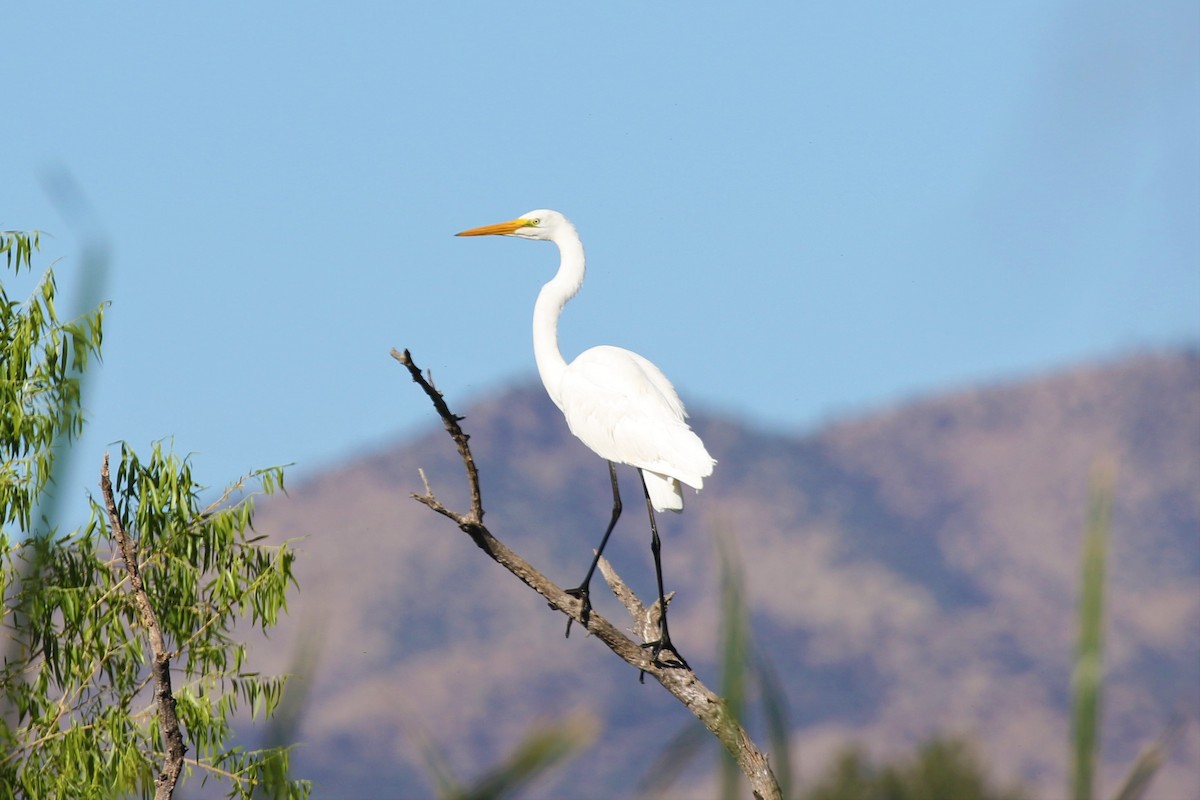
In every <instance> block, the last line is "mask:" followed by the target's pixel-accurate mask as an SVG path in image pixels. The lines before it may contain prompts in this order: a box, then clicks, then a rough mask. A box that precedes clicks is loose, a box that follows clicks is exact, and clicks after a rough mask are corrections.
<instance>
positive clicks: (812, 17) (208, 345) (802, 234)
mask: <svg viewBox="0 0 1200 800" xmlns="http://www.w3.org/2000/svg"><path fill="white" fill-rule="evenodd" d="M5 22H6V24H5V30H6V32H7V35H6V36H5V44H4V47H3V48H2V49H0V74H3V75H4V77H5V81H4V83H5V86H6V89H7V91H6V113H5V121H4V125H3V127H2V129H0V131H2V132H0V168H2V174H3V176H4V190H3V191H2V192H0V228H6V229H13V228H17V229H26V228H33V227H37V228H40V229H43V230H46V231H49V232H51V233H52V234H53V238H52V239H46V240H44V243H43V262H42V263H47V262H48V261H50V260H52V259H58V260H59V261H58V270H59V275H60V281H61V283H62V285H63V287H64V291H67V294H68V295H69V294H70V291H69V289H70V287H72V286H75V285H77V284H78V281H79V278H80V275H79V271H80V270H81V269H82V268H83V264H84V263H85V259H84V258H83V256H82V255H81V249H82V248H83V246H84V245H85V243H86V242H87V241H89V240H90V239H89V237H93V238H94V237H96V236H100V237H103V239H104V240H105V241H107V243H108V245H109V247H110V248H111V267H110V273H109V275H108V278H107V283H106V289H105V296H107V297H109V298H111V300H112V307H111V309H110V311H109V315H108V325H107V338H106V342H105V353H106V355H105V360H104V364H103V366H102V367H101V368H100V370H99V372H98V374H97V378H96V380H95V381H94V382H93V383H92V384H91V386H90V390H91V395H90V397H89V400H88V405H89V408H90V409H91V419H92V423H91V428H90V433H89V434H88V436H87V438H86V439H85V442H84V449H83V451H82V453H81V456H82V458H83V460H84V462H85V465H86V472H83V473H81V475H80V477H79V478H78V479H74V485H77V486H79V487H83V486H87V487H91V486H92V485H93V484H94V482H95V481H94V473H95V471H96V467H95V466H94V465H93V464H92V462H96V463H98V459H99V453H100V451H101V450H102V449H103V447H104V446H105V444H106V443H107V442H110V441H113V440H116V439H122V438H123V439H127V440H129V441H131V442H132V443H134V444H135V446H137V447H138V448H140V449H145V447H146V443H147V442H149V441H151V440H153V439H157V438H161V437H167V436H174V437H175V443H176V447H177V448H178V449H180V450H184V451H195V452H196V454H197V455H196V458H197V461H196V465H197V472H198V474H199V475H200V476H201V477H202V478H204V479H206V480H208V481H209V482H212V483H220V482H223V481H224V480H225V479H226V478H232V477H234V476H235V475H236V474H238V473H240V472H241V471H244V470H245V469H249V468H252V467H256V466H265V465H267V464H274V463H285V462H297V470H296V472H295V473H293V474H298V475H303V474H305V473H309V472H312V471H315V470H318V469H320V468H322V467H324V466H328V465H330V464H332V463H335V462H336V461H338V460H340V459H344V458H347V457H349V456H351V455H352V454H354V453H356V452H360V451H363V450H365V449H370V448H374V447H379V446H383V445H385V444H387V443H389V442H392V441H395V439H396V438H397V437H398V436H400V435H404V434H407V433H410V432H412V431H413V430H415V429H416V428H417V426H419V425H428V424H430V423H432V421H433V420H432V417H431V412H430V410H429V408H428V407H427V405H426V402H425V401H424V399H423V398H422V397H421V396H420V395H419V393H418V392H417V390H416V389H415V387H413V386H412V385H411V384H410V383H409V382H408V380H407V378H406V377H405V375H404V373H403V372H402V371H401V370H400V369H399V367H398V366H396V365H395V364H394V362H392V360H391V359H390V358H389V357H388V355H387V353H388V349H389V348H390V347H392V346H398V347H408V348H410V349H411V350H412V351H413V353H414V355H415V356H416V358H417V359H418V362H419V363H421V364H422V365H423V366H426V367H429V368H431V369H432V370H433V372H434V376H435V378H436V379H437V381H438V383H439V385H440V386H441V387H442V388H443V389H444V390H445V391H447V392H448V394H449V396H450V398H451V399H452V400H453V401H454V402H455V403H456V404H457V405H458V406H460V407H461V406H462V405H463V404H464V403H465V402H466V401H468V400H469V399H470V398H472V397H477V396H480V395H482V394H484V393H486V392H490V391H494V390H496V389H498V388H500V387H504V386H506V385H510V384H511V383H512V382H514V381H517V380H521V379H523V378H525V377H530V376H532V375H533V370H534V366H533V357H532V352H531V346H530V333H529V317H530V313H531V310H532V306H533V300H534V297H535V295H536V293H537V290H538V288H539V286H540V285H541V283H542V282H544V281H545V280H547V279H549V277H550V276H551V275H552V273H553V270H554V268H555V265H556V263H557V262H556V254H555V252H554V249H553V247H552V246H550V245H548V244H543V243H530V242H522V241H515V240H500V239H478V240H463V239H455V238H454V237H453V235H452V234H453V233H455V232H456V231H459V230H462V229H463V228H466V227H471V226H475V225H481V224H485V223H490V222H496V221H499V220H502V219H508V218H510V217H513V216H516V215H518V214H520V213H523V212H525V211H527V210H530V209H533V208H539V207H549V208H557V209H559V210H561V211H563V212H564V213H566V214H567V215H568V216H569V217H571V218H572V219H573V220H574V221H575V223H576V225H577V227H578V228H579V230H580V232H581V234H582V236H583V238H584V242H585V244H586V246H587V249H588V255H589V267H590V269H589V274H588V281H587V283H586V284H585V286H584V289H583V292H582V294H581V295H580V296H579V297H578V298H576V300H575V301H573V302H572V303H571V305H569V306H568V309H567V311H566V314H565V316H564V320H563V328H562V332H561V344H562V346H563V350H564V351H565V352H566V354H567V355H568V357H571V356H573V355H574V354H576V353H578V352H579V351H581V350H583V349H585V348H586V347H589V346H591V345H594V344H601V343H607V344H617V345H621V346H625V347H630V348H632V349H635V350H637V351H639V352H641V353H642V354H643V355H646V356H647V357H649V358H651V359H652V360H653V361H655V362H656V363H658V364H659V366H661V367H662V368H663V370H664V371H665V372H666V373H667V375H668V376H669V377H671V379H672V380H673V381H674V382H675V383H676V385H677V387H679V388H680V390H681V394H682V395H683V397H684V399H685V401H686V402H687V403H688V404H689V405H690V406H691V407H693V408H702V409H706V410H712V411H719V412H724V413H730V414H736V415H742V416H745V417H746V418H748V419H749V420H750V421H752V422H755V423H756V424H761V425H772V426H779V427H781V428H782V429H784V430H795V431H799V430H804V429H806V428H809V427H812V426H814V425H817V424H819V423H821V422H823V421H827V420H829V419H832V418H837V417H840V416H845V415H850V414H856V413H862V412H866V411H869V410H872V409H875V408H880V407H883V406H885V405H887V404H889V403H893V402H896V401H898V400H902V399H905V398H911V397H915V396H920V395H923V394H929V393H932V392H936V391H941V390H945V389H950V388H954V387H958V386H964V385H967V384H971V383H974V382H977V381H995V380H1004V379H1008V378H1012V377H1019V376H1022V375H1026V374H1030V373H1033V372H1037V371H1041V370H1046V369H1050V368H1054V367H1058V366H1062V365H1066V364H1070V363H1073V362H1076V361H1078V360H1083V359H1095V358H1103V357H1107V356H1112V355H1116V354H1121V353H1126V352H1131V351H1137V350H1140V349H1145V348H1152V347H1158V346H1164V345H1178V344H1182V343H1195V342H1197V341H1198V340H1200V38H1198V37H1197V31H1200V11H1198V10H1197V6H1196V4H1195V3H1194V2H1191V1H1190V0H1189V2H1152V3H1144V4H1132V3H1116V2H1099V3H1084V2H1044V1H1039V2H1013V3H1006V4H958V5H953V4H945V3H922V4H916V5H914V4H904V5H896V4H892V3H867V4H856V5H844V4H819V5H818V4H799V3H782V2H779V3H753V2H751V3H709V2H692V3H686V4H683V3H639V4H632V3H569V2H563V3H533V4H512V3H509V4H495V3H477V2H462V3H445V4H436V3H427V4H393V3H348V4H347V3H341V4H337V5H336V6H335V5H334V4H322V5H317V4H313V3H292V4H287V5H284V4H248V3H204V4H191V5H190V6H184V4H169V5H161V4H160V5H155V6H137V7H132V6H129V5H124V4H103V5H93V4H82V3H78V4H54V6H53V7H50V4H20V5H15V6H12V7H9V8H7V9H6V10H5ZM64 182H67V183H72V184H73V185H75V186H77V187H78V190H79V192H80V193H82V195H83V196H84V197H86V199H87V203H88V205H89V207H90V208H91V212H89V213H86V214H82V213H79V209H77V208H75V209H74V211H73V210H72V209H73V206H72V204H71V203H69V202H68V200H69V199H70V197H69V195H67V196H65V197H64V193H63V191H62V190H61V188H59V189H56V188H55V187H61V186H62V185H63V184H64ZM68 490H69V493H77V494H78V495H79V496H82V493H83V491H84V490H83V489H82V488H78V489H75V488H71V487H68Z"/></svg>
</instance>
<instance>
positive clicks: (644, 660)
mask: <svg viewBox="0 0 1200 800" xmlns="http://www.w3.org/2000/svg"><path fill="white" fill-rule="evenodd" d="M391 354H392V357H393V358H395V359H396V360H397V361H399V362H400V363H401V364H403V365H404V366H405V368H407V369H408V372H409V374H410V375H411V376H412V379H413V381H414V382H416V383H417V384H419V385H420V386H421V388H422V389H423V390H424V391H425V394H427V395H428V396H429V398H430V400H432V401H433V405H434V408H436V409H437V412H438V416H440V417H441V419H442V424H443V425H444V426H445V428H446V431H447V432H448V433H449V434H450V436H451V437H452V438H453V439H454V443H455V445H456V446H457V447H458V453H459V455H460V456H461V457H462V460H463V465H464V466H465V467H466V470H467V483H468V485H469V487H470V491H471V511H470V513H467V514H461V513H459V512H457V511H453V510H451V509H448V508H446V507H445V506H443V505H442V504H441V502H439V501H438V499H437V498H436V497H435V496H434V494H433V490H432V489H431V488H430V486H429V481H428V480H427V479H426V478H425V474H424V472H422V473H421V480H422V482H423V484H424V487H425V492H424V494H413V498H414V499H415V500H417V502H419V503H423V504H424V505H426V506H428V507H429V508H431V509H433V510H434V511H436V512H437V513H439V514H441V515H442V516H445V517H448V518H449V519H452V520H454V522H455V523H456V524H457V525H458V527H459V528H461V529H462V530H463V531H464V532H465V533H466V534H467V535H468V536H470V537H471V539H472V541H474V542H475V544H476V545H478V546H479V548H480V549H481V550H483V551H484V552H485V553H487V554H488V556H490V557H491V558H492V559H493V560H494V561H496V562H498V563H499V564H500V565H501V566H503V567H504V568H505V569H507V570H508V571H509V572H511V573H513V574H514V575H516V576H517V577H518V578H519V579H520V580H521V581H522V582H523V583H525V585H527V586H529V587H530V588H532V589H533V590H534V591H535V592H537V593H538V594H540V595H542V597H544V598H546V600H547V601H548V602H549V603H550V605H551V606H552V607H553V608H556V609H558V610H559V611H561V612H563V613H564V614H566V615H567V616H569V617H571V618H572V619H573V620H575V621H576V622H578V623H579V624H581V625H583V619H582V618H581V615H580V611H581V604H580V601H579V600H578V599H576V598H574V597H572V596H570V595H568V594H567V593H566V592H565V591H563V590H562V589H561V588H560V587H559V586H558V585H557V584H555V583H554V582H553V581H551V580H550V579H549V578H547V577H546V576H545V575H543V574H542V573H541V572H540V571H538V570H537V569H536V568H535V567H533V566H532V565H531V564H530V563H529V562H527V561H526V560H525V559H523V558H521V557H520V556H519V555H517V554H516V553H515V552H513V551H512V550H510V549H509V548H508V547H507V546H506V545H505V544H504V543H503V542H501V541H500V540H499V539H497V538H496V537H495V536H493V535H492V533H491V531H489V530H488V529H487V528H486V527H484V525H483V501H482V499H481V495H480V491H479V473H478V471H477V470H476V468H475V460H474V458H472V456H471V448H470V446H469V445H468V443H467V442H468V439H469V437H468V436H467V434H465V433H463V430H462V428H461V427H459V424H458V423H459V421H460V420H461V419H462V417H459V416H457V415H455V414H454V413H453V412H451V411H450V408H449V407H448V406H447V405H446V401H445V400H444V398H443V397H442V393H441V392H439V391H438V390H437V389H435V388H434V387H433V385H432V384H431V383H430V382H429V381H428V380H427V379H426V378H425V376H424V375H422V374H421V370H420V369H419V368H418V367H417V365H416V364H415V363H413V360H412V356H411V355H410V354H409V352H408V351H407V350H405V351H404V352H403V353H401V352H399V351H397V350H395V349H393V350H392V351H391ZM601 571H602V573H603V574H604V578H605V580H606V581H608V584H609V586H610V588H612V589H613V592H614V593H615V594H617V596H618V597H619V598H620V599H621V602H622V603H623V604H624V605H625V607H626V608H627V609H628V610H629V612H630V614H631V615H632V616H633V618H634V622H635V625H637V626H638V630H639V635H641V636H642V638H643V639H646V635H653V634H650V631H657V625H654V626H652V627H651V628H650V630H649V631H648V630H647V629H646V624H647V621H648V620H649V619H650V618H651V617H652V615H654V614H657V613H661V611H662V610H661V609H659V608H658V603H657V601H656V602H655V604H654V605H653V606H652V607H651V608H650V609H646V606H645V604H644V603H642V602H641V601H640V600H638V599H637V597H636V596H634V594H633V592H632V591H630V590H629V589H628V587H626V586H625V584H624V583H623V582H622V581H621V579H620V576H618V575H617V574H616V572H614V571H613V570H612V567H611V565H606V564H603V563H602V565H601ZM586 627H587V630H588V633H590V634H592V635H593V636H595V637H596V638H597V639H599V640H600V641H602V642H604V644H605V645H607V646H608V648H609V649H610V650H612V651H613V652H614V653H616V654H617V655H618V656H620V657H621V658H622V659H623V660H624V661H625V662H626V663H628V664H630V665H632V666H633V667H635V668H636V669H638V670H640V671H642V672H644V673H647V674H649V675H651V676H653V677H654V679H655V680H657V681H658V682H659V683H660V684H661V685H662V686H663V688H664V689H666V690H667V691H668V692H670V693H671V694H672V695H673V696H674V697H675V698H676V699H677V700H679V702H681V703H683V704H684V705H685V706H686V707H687V708H688V710H689V711H691V712H692V713H693V714H694V715H695V716H696V718H697V719H699V720H700V722H701V723H703V724H704V727H706V728H708V730H710V731H711V732H712V733H713V734H714V735H716V737H717V738H718V739H719V740H720V742H721V744H722V745H723V746H724V747H725V749H726V750H728V751H729V754H730V755H731V756H733V759H734V760H735V761H736V762H737V764H738V767H739V768H740V769H741V771H742V773H743V774H745V776H746V778H747V779H748V780H749V781H750V788H751V789H752V790H753V792H754V796H755V797H756V798H759V800H782V794H781V792H780V789H779V783H778V782H777V781H776V780H775V775H774V774H773V773H772V772H771V766H770V764H769V763H768V762H767V758H766V756H764V755H763V754H762V752H761V751H760V750H759V749H758V747H757V746H756V745H755V744H754V742H753V741H752V740H751V739H750V737H749V735H748V734H747V733H746V731H745V729H744V728H742V726H741V724H740V723H739V722H738V720H737V719H736V718H735V717H734V716H733V715H732V714H730V713H729V709H728V708H727V706H726V705H725V702H724V701H723V700H721V698H720V697H718V696H717V695H716V694H715V693H713V692H712V691H710V690H709V689H708V687H706V686H705V685H704V684H703V683H701V681H700V679H699V677H697V675H696V673H695V672H693V671H692V670H690V669H681V668H677V667H667V666H663V665H660V664H657V663H655V661H654V659H653V658H651V656H650V654H649V653H648V652H647V649H646V648H644V647H642V646H641V645H639V644H638V643H637V642H634V641H633V640H632V639H630V638H629V637H628V636H626V635H625V634H623V633H621V632H620V631H619V630H617V628H616V627H615V626H614V625H613V624H612V623H610V622H609V621H608V620H607V619H605V618H604V617H602V616H601V615H600V614H597V613H596V612H595V610H593V611H592V612H591V615H590V616H589V619H588V623H587V625H586Z"/></svg>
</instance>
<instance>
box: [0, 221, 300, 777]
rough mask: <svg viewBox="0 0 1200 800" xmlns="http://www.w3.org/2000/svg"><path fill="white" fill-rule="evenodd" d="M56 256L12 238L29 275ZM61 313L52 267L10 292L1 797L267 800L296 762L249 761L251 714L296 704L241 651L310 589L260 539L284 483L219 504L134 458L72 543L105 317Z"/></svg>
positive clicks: (229, 496)
mask: <svg viewBox="0 0 1200 800" xmlns="http://www.w3.org/2000/svg"><path fill="white" fill-rule="evenodd" d="M38 249H39V236H38V234H37V233H36V232H35V233H30V234H26V233H21V232H2V233H0V253H4V254H5V257H6V267H7V268H8V269H9V270H10V271H11V272H12V273H13V274H16V273H19V272H20V271H21V270H22V269H25V270H32V264H33V254H34V253H35V252H37V251H38ZM56 298H57V287H56V285H55V277H54V273H53V270H52V269H47V270H46V271H45V273H44V274H43V275H42V276H41V279H40V280H39V281H38V282H37V285H36V288H35V290H34V291H33V293H32V294H31V296H30V297H29V298H28V299H27V300H25V301H23V302H18V301H14V300H11V299H10V298H9V297H8V295H7V294H6V293H5V291H4V287H3V285H2V284H0V406H2V411H0V453H2V456H3V458H2V463H0V596H2V597H3V607H2V611H0V655H2V656H3V661H2V663H0V800H8V798H16V797H23V798H50V797H54V798H108V797H124V796H130V795H140V796H143V797H148V796H151V795H154V796H156V797H164V798H165V797H170V796H171V793H172V792H173V790H174V788H175V786H176V779H177V778H178V777H179V776H180V775H182V777H183V779H185V780H186V779H187V777H188V776H189V775H196V776H197V777H201V778H203V779H204V780H205V781H217V782H220V783H223V784H224V785H225V786H226V787H227V790H228V794H229V796H231V797H242V798H249V797H250V796H251V795H252V794H253V793H255V792H256V790H257V791H261V790H262V789H263V788H264V787H265V786H266V784H267V783H268V781H267V778H268V776H270V775H280V774H284V773H286V763H287V760H288V750H287V748H286V747H275V748H268V749H264V750H249V751H248V750H243V749H241V748H238V747H234V746H233V745H232V739H233V728H232V722H233V719H234V716H235V714H237V713H238V712H239V710H248V711H249V712H250V713H251V714H252V715H255V716H257V715H263V716H267V715H270V714H271V713H272V712H273V711H274V710H275V709H276V708H277V707H278V706H279V703H280V700H281V697H282V694H283V688H284V679H283V678H281V677H264V676H261V675H259V674H257V673H255V672H253V671H251V670H250V669H249V668H248V666H247V664H246V647H245V644H243V643H242V642H239V641H238V640H237V639H236V638H235V636H234V629H235V626H240V627H239V628H238V632H239V633H246V632H248V631H249V630H250V628H257V629H259V630H262V631H266V630H267V629H269V628H270V627H272V626H274V625H275V624H276V623H277V622H278V620H279V617H280V614H281V612H282V611H283V610H284V609H285V607H286V600H287V592H288V590H289V588H291V587H292V586H294V581H293V578H292V562H293V558H294V556H293V553H292V551H291V550H290V549H289V548H288V547H287V546H267V545H265V544H263V543H262V542H260V541H258V540H256V539H255V538H254V537H253V536H252V529H251V520H252V515H253V508H254V497H255V495H258V494H270V493H272V492H275V491H278V490H280V489H282V487H283V472H282V470H281V469H279V468H272V469H266V470H259V471H256V472H252V473H250V474H249V475H247V476H244V477H243V478H241V479H239V480H237V481H235V482H233V483H232V484H231V485H230V486H228V487H227V488H226V489H225V491H224V493H223V494H221V496H220V497H219V498H218V499H216V500H215V501H213V502H208V503H205V502H202V500H201V497H202V496H203V495H204V492H205V487H203V486H200V485H198V484H197V483H196V482H195V480H194V479H193V476H192V470H191V465H190V463H189V461H188V460H187V459H186V458H184V459H181V458H178V457H177V456H175V455H173V454H172V453H171V452H170V450H169V449H168V448H165V447H164V446H163V445H162V444H161V443H158V444H154V445H153V446H152V447H151V449H150V455H149V457H148V458H146V459H142V458H139V457H138V456H137V455H136V454H135V453H134V451H133V450H132V449H131V448H129V447H128V446H126V445H121V449H120V455H119V459H118V461H117V462H116V464H115V469H114V474H113V475H112V476H111V477H110V475H109V472H108V467H109V465H108V456H107V454H106V455H105V457H104V465H103V466H104V470H103V481H102V498H101V499H100V500H99V501H96V500H94V501H93V502H92V513H91V519H90V521H88V522H87V523H86V524H84V525H81V526H78V527H76V528H70V529H69V528H64V527H60V525H59V520H58V519H56V518H55V517H56V516H57V515H56V513H55V512H52V511H47V509H48V508H53V507H52V506H50V505H48V499H49V496H50V491H51V488H52V486H53V476H54V475H55V473H56V467H57V465H58V464H59V459H60V458H61V457H62V456H63V454H64V453H65V452H67V448H68V447H69V445H70V443H71V442H72V441H74V440H75V439H77V437H78V436H79V434H80V432H81V431H82V429H83V422H84V418H83V411H82V408H83V407H82V404H81V395H82V381H83V377H84V375H85V374H86V370H87V368H88V367H89V366H90V365H91V364H93V363H94V362H95V361H96V360H97V359H98V358H99V355H100V345H101V341H102V322H103V307H102V306H100V307H96V308H93V309H90V310H88V311H86V312H85V313H83V314H82V315H80V316H78V317H77V318H74V319H70V320H68V321H62V320H60V318H59V315H58V312H57V309H56V307H55V301H56ZM96 461H97V467H100V466H101V465H100V458H99V454H97V459H96ZM247 623H248V626H247ZM267 788H270V790H271V791H272V793H274V794H275V795H276V796H287V797H289V798H292V797H305V796H307V794H308V786H307V785H306V784H304V783H303V782H298V781H282V782H279V783H277V784H276V785H274V786H270V787H267Z"/></svg>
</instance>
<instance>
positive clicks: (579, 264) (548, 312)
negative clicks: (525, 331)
mask: <svg viewBox="0 0 1200 800" xmlns="http://www.w3.org/2000/svg"><path fill="white" fill-rule="evenodd" d="M551 241H553V242H554V243H555V244H556V245H558V253H559V264H558V272H557V273H556V274H555V276H554V277H553V278H552V279H551V280H550V282H549V283H547V284H546V285H545V286H543V287H542V291H541V292H540V293H539V294H538V299H537V303H535V304H534V306H533V356H534V359H535V360H536V361H537V368H538V374H539V375H541V376H542V383H543V384H544V385H545V386H546V393H547V394H549V395H550V399H551V400H553V401H554V404H555V405H556V406H558V407H559V408H562V402H561V401H560V398H561V395H562V393H561V391H560V388H559V387H560V385H561V382H562V376H563V372H565V371H566V369H567V362H566V359H564V358H563V356H562V353H561V352H560V351H559V349H558V317H559V315H560V314H562V310H563V306H565V305H566V304H567V301H568V300H570V299H571V298H572V297H574V296H575V294H576V293H577V292H578V291H579V287H580V286H582V285H583V274H584V256H583V242H581V241H580V240H579V234H577V233H576V232H575V229H574V228H571V227H568V228H565V229H563V230H561V231H559V232H557V233H556V235H555V236H554V238H553V239H552V240H551Z"/></svg>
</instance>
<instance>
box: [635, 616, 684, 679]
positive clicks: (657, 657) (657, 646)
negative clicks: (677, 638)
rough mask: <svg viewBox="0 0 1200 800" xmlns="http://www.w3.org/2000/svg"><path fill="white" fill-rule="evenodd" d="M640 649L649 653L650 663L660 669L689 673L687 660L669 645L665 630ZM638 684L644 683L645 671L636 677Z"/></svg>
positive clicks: (668, 635) (669, 641)
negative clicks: (683, 670) (679, 670)
mask: <svg viewBox="0 0 1200 800" xmlns="http://www.w3.org/2000/svg"><path fill="white" fill-rule="evenodd" d="M642 647H644V648H645V649H647V650H649V651H650V662H651V663H652V664H654V666H656V667H659V668H660V669H686V670H688V671H689V672H690V671H691V669H692V668H691V666H690V665H689V664H688V663H687V660H686V659H684V657H683V656H682V655H681V654H680V652H679V651H678V650H676V649H675V645H673V644H671V636H670V634H668V633H667V631H666V629H665V628H664V629H662V631H661V633H660V635H659V637H658V638H657V639H655V640H654V641H653V642H643V643H642ZM664 652H665V653H667V657H666V658H664V657H663V653H664ZM638 682H639V683H645V682H646V673H645V671H643V672H641V673H640V674H639V675H638Z"/></svg>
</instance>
